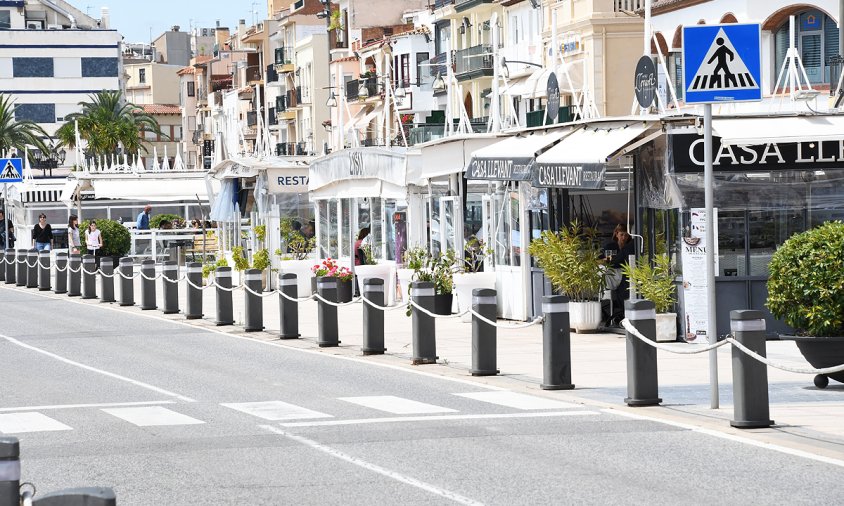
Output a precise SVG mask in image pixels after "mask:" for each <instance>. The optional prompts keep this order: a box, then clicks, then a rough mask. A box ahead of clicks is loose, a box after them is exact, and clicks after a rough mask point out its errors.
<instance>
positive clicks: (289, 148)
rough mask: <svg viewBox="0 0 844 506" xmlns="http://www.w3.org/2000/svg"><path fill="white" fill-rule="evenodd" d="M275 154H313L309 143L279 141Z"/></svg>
mask: <svg viewBox="0 0 844 506" xmlns="http://www.w3.org/2000/svg"><path fill="white" fill-rule="evenodd" d="M275 154H276V155H277V156H307V155H312V154H313V153H311V151H310V150H309V149H308V143H307V142H305V141H300V142H279V143H277V144H276V145H275Z"/></svg>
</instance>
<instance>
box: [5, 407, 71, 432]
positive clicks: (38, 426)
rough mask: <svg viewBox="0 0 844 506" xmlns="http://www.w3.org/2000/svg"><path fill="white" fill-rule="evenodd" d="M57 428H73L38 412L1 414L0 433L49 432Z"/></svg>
mask: <svg viewBox="0 0 844 506" xmlns="http://www.w3.org/2000/svg"><path fill="white" fill-rule="evenodd" d="M56 430H73V429H72V428H71V427H68V426H67V425H65V424H63V423H61V422H59V421H58V420H53V419H52V418H50V417H49V416H47V415H43V414H41V413H36V412H30V413H10V414H7V415H0V433H3V434H20V433H23V432H48V431H56Z"/></svg>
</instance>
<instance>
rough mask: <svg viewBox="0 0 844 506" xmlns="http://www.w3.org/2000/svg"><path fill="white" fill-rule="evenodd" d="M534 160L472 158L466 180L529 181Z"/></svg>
mask: <svg viewBox="0 0 844 506" xmlns="http://www.w3.org/2000/svg"><path fill="white" fill-rule="evenodd" d="M533 164H534V158H532V157H530V158H472V161H471V162H469V167H468V168H467V169H466V179H486V180H489V181H529V180H530V173H531V168H532V167H533Z"/></svg>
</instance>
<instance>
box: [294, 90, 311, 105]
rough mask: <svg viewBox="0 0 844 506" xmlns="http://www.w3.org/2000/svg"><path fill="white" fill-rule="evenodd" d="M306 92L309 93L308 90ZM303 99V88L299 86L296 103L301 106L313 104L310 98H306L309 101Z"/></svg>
mask: <svg viewBox="0 0 844 506" xmlns="http://www.w3.org/2000/svg"><path fill="white" fill-rule="evenodd" d="M306 91H307V90H306ZM302 97H303V95H302V87H301V86H297V87H296V102H298V103H300V104H310V103H311V100H310V97H308V96H305V98H307V100H303V99H302Z"/></svg>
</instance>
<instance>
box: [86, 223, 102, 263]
mask: <svg viewBox="0 0 844 506" xmlns="http://www.w3.org/2000/svg"><path fill="white" fill-rule="evenodd" d="M85 245H86V246H87V248H88V253H90V254H92V255H94V256H95V257H99V256H101V255H102V249H103V236H102V234H101V233H100V231H99V229H97V222H96V221H94V220H91V223H89V224H88V230H87V231H86V232H85Z"/></svg>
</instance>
